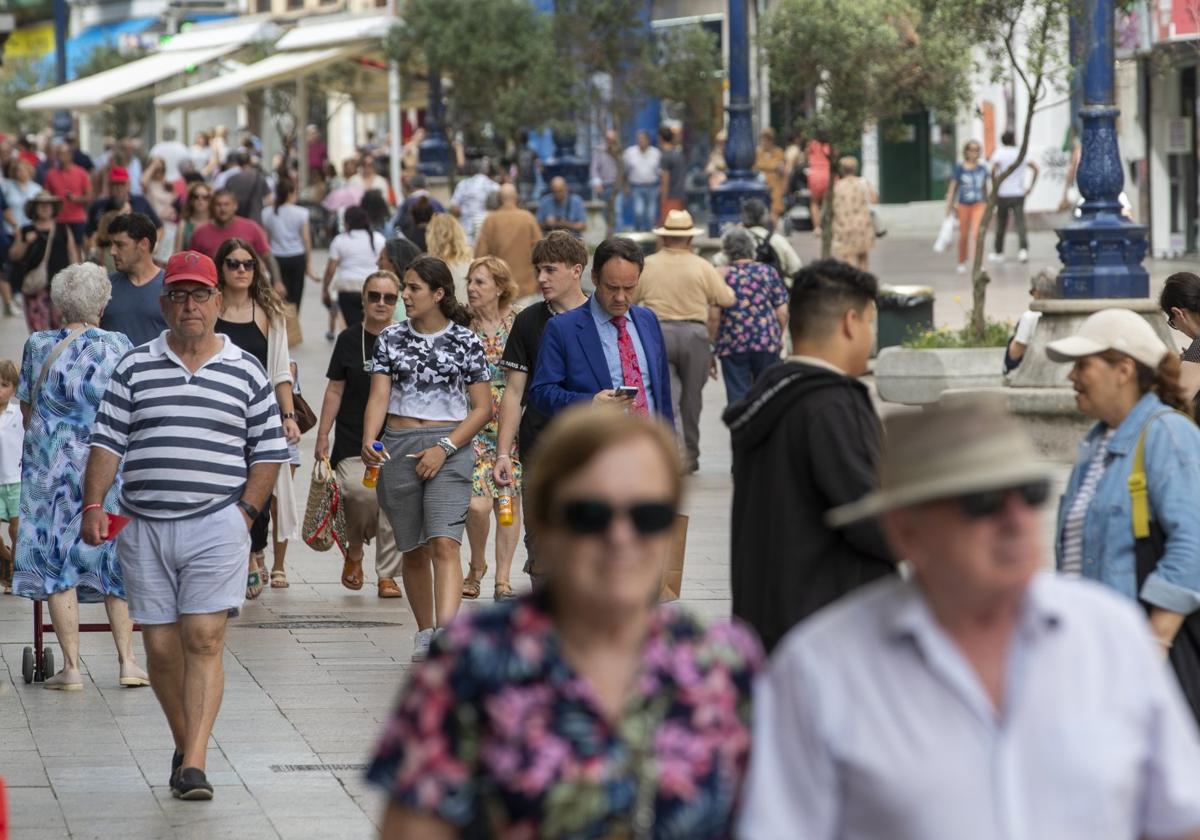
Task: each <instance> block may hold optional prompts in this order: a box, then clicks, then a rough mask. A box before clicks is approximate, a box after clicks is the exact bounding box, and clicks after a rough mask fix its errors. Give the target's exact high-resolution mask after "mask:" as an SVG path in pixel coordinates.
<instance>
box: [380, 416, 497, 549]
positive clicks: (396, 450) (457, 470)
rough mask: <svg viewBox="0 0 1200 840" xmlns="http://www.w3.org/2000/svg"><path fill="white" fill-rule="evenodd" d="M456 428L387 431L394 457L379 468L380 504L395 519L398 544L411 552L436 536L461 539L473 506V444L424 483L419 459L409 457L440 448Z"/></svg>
mask: <svg viewBox="0 0 1200 840" xmlns="http://www.w3.org/2000/svg"><path fill="white" fill-rule="evenodd" d="M452 431H454V426H428V427H425V428H420V429H399V430H397V429H386V430H384V433H383V445H384V446H385V447H386V448H387V452H388V455H389V456H390V458H391V460H390V461H387V462H386V463H385V464H384V465H383V469H381V470H380V471H379V483H378V484H377V485H376V493H377V494H378V495H379V507H380V509H381V510H382V511H383V512H384V515H385V516H387V518H388V521H389V522H391V523H392V531H394V532H395V535H396V548H397V549H399V550H400V551H411V550H413V549H414V548H416V547H418V546H422V545H425V544H426V543H427V542H429V541H430V540H431V539H433V538H434V537H449V538H450V539H452V540H454V541H455V542H457V543H460V544H461V543H462V538H463V530H464V529H465V528H466V524H467V508H468V507H469V506H470V504H471V471H472V469H474V467H475V453H474V450H473V449H472V447H471V445H470V444H467V445H466V446H464V447H463V448H462V449H460V450H458V451H457V452H455V453H454V454H453V455H451V456H450V457H449V458H447V459H446V463H444V464H442V468H441V469H440V470H438V474H437V475H435V476H434V477H433V478H431V479H429V480H428V481H425V480H424V479H422V478H419V477H418V476H417V461H416V459H415V458H408V457H406V456H408V455H411V454H415V453H417V452H420V451H421V450H422V449H428V448H429V447H431V446H436V445H437V442H438V440H439V439H441V438H444V437H446V435H448V434H450V433H451V432H452Z"/></svg>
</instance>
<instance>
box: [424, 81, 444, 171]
mask: <svg viewBox="0 0 1200 840" xmlns="http://www.w3.org/2000/svg"><path fill="white" fill-rule="evenodd" d="M445 113H446V106H445V103H444V102H443V101H442V72H441V70H438V69H431V70H430V71H429V105H428V107H427V109H426V111H425V139H424V140H422V141H421V145H420V146H419V147H418V155H417V171H418V172H420V173H421V174H422V175H425V176H431V177H438V178H444V177H446V176H447V175H449V174H450V143H449V142H448V141H447V140H446V131H445V128H444V126H445V124H446V120H445Z"/></svg>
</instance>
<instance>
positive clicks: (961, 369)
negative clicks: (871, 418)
mask: <svg viewBox="0 0 1200 840" xmlns="http://www.w3.org/2000/svg"><path fill="white" fill-rule="evenodd" d="M1003 371H1004V348H1003V347H970V348H955V349H944V350H941V349H939V350H911V349H907V348H904V347H888V348H887V349H885V350H883V351H881V352H880V354H879V357H878V358H877V359H876V360H875V386H876V388H877V389H878V391H879V397H880V399H883V400H885V401H887V402H894V403H903V404H904V405H930V404H932V403H936V402H937V401H938V400H939V399H940V398H941V395H942V392H943V391H948V390H951V389H962V388H993V387H999V386H1001V385H1003V384H1004V373H1003Z"/></svg>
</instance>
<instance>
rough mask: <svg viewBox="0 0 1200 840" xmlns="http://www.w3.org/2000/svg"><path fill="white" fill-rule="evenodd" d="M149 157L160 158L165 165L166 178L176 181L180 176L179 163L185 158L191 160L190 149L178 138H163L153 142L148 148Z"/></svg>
mask: <svg viewBox="0 0 1200 840" xmlns="http://www.w3.org/2000/svg"><path fill="white" fill-rule="evenodd" d="M150 157H152V158H162V161H163V163H165V164H166V165H167V172H166V178H167V180H168V181H177V180H179V176H180V172H179V164H181V163H183V162H184V161H185V160H186V161H191V159H192V150H191V149H189V148H188V147H187V146H185V145H183V144H182V143H180V142H179V141H178V140H163V141H162V142H161V143H155V144H154V146H153V147H152V148H151V149H150Z"/></svg>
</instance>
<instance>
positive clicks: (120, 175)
mask: <svg viewBox="0 0 1200 840" xmlns="http://www.w3.org/2000/svg"><path fill="white" fill-rule="evenodd" d="M108 183H110V184H128V183H129V170H128V169H126V168H125V167H124V166H114V167H113V168H112V169H110V170H108Z"/></svg>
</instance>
